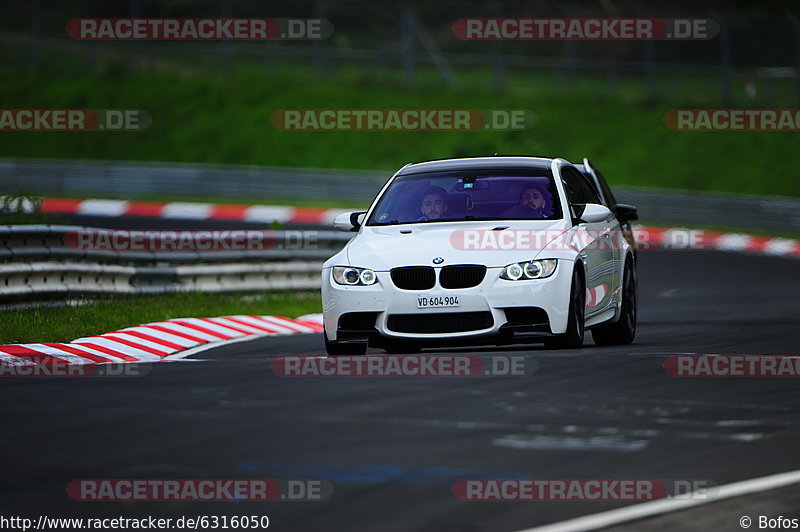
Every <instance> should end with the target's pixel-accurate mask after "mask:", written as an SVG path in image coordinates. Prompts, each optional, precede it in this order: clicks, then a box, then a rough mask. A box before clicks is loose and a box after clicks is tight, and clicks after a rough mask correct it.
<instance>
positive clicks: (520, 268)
mask: <svg viewBox="0 0 800 532" xmlns="http://www.w3.org/2000/svg"><path fill="white" fill-rule="evenodd" d="M557 263H558V260H557V259H542V260H531V261H528V262H515V263H514V264H509V265H508V266H506V267H505V268H503V272H502V273H501V274H500V278H501V279H507V280H509V281H524V280H526V279H544V278H545V277H550V276H551V275H553V272H555V271H556V264H557Z"/></svg>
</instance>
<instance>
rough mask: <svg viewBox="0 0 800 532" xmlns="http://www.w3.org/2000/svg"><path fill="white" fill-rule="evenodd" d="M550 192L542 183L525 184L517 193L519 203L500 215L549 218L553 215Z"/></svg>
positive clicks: (505, 216)
mask: <svg viewBox="0 0 800 532" xmlns="http://www.w3.org/2000/svg"><path fill="white" fill-rule="evenodd" d="M551 197H552V196H551V195H550V192H549V191H548V190H547V188H545V186H544V185H538V184H533V183H530V184H527V185H525V186H524V187H522V190H521V191H520V194H519V205H514V206H513V207H511V208H510V209H508V210H507V211H505V212H504V213H503V214H502V215H501V216H503V217H504V218H549V217H550V216H552V215H553V209H552V206H551V205H550V204H551V200H550V198H551Z"/></svg>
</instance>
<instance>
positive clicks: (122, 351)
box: [0, 314, 323, 366]
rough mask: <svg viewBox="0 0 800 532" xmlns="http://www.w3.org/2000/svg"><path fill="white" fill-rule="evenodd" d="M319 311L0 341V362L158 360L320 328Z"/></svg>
mask: <svg viewBox="0 0 800 532" xmlns="http://www.w3.org/2000/svg"><path fill="white" fill-rule="evenodd" d="M322 330H323V327H322V315H321V314H307V315H305V316H300V317H299V318H295V319H291V318H283V317H280V316H253V315H239V316H223V317H219V318H176V319H172V320H167V321H158V322H154V323H147V324H144V325H138V326H136V327H128V328H127V329H120V330H119V331H113V332H109V333H105V334H101V335H99V336H89V337H87V338H80V339H78V340H74V341H72V342H69V343H40V344H12V345H0V365H6V366H28V365H49V364H56V365H60V364H107V363H125V362H158V361H160V360H163V359H165V358H173V357H178V358H179V357H181V355H184V352H186V351H187V350H190V349H195V348H197V347H199V346H202V345H207V344H213V343H217V342H223V341H231V340H239V339H247V338H255V337H257V336H264V335H266V336H272V335H289V334H308V333H318V332H322Z"/></svg>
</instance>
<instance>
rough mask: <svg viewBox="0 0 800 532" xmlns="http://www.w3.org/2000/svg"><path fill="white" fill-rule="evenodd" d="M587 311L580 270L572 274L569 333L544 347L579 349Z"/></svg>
mask: <svg viewBox="0 0 800 532" xmlns="http://www.w3.org/2000/svg"><path fill="white" fill-rule="evenodd" d="M585 309H586V289H585V288H584V282H583V276H582V275H581V271H580V270H579V269H578V268H575V270H574V271H573V272H572V288H571V290H570V298H569V319H568V320H567V332H566V333H564V334H562V335H559V336H556V337H554V338H548V339H547V340H545V343H544V345H545V346H546V347H549V348H550V349H578V348H579V347H581V346H582V345H583V325H584V311H585Z"/></svg>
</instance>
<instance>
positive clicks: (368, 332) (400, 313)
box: [322, 260, 572, 344]
mask: <svg viewBox="0 0 800 532" xmlns="http://www.w3.org/2000/svg"><path fill="white" fill-rule="evenodd" d="M435 270H436V279H437V281H436V284H435V286H434V287H433V288H431V289H430V290H402V289H399V288H397V287H396V286H395V285H394V283H393V282H392V279H391V275H390V273H389V272H388V271H383V272H376V273H377V277H378V282H377V283H376V284H374V285H371V286H343V285H339V284H336V282H334V280H333V278H332V276H331V268H325V269H323V271H322V312H323V316H324V323H325V332H326V334H327V335H328V339H329V340H331V341H348V340H350V341H363V340H364V339H369V340H374V341H375V343H380V340H382V339H405V340H413V341H418V342H423V341H424V342H423V343H430V344H436V343H441V342H443V341H447V342H448V343H458V341H459V340H463V341H464V343H470V341H472V340H476V341H477V340H481V339H489V338H493V337H497V336H500V337H505V336H508V335H509V333H517V334H519V333H525V334H530V335H534V336H547V335H552V334H562V333H564V332H565V331H566V328H567V319H568V308H569V298H570V285H571V282H572V264H570V263H569V262H566V261H563V260H559V264H558V267H557V268H556V271H555V273H554V274H553V275H552V276H550V277H548V278H546V279H531V280H521V281H507V280H505V279H500V277H499V276H500V273H501V271H502V268H488V269H487V271H486V275H485V276H484V278H483V281H481V283H480V284H478V285H477V286H474V287H472V288H461V289H444V288H442V287H441V285H440V284H439V281H438V279H439V270H440V268H435ZM418 295H428V296H430V295H436V296H454V295H457V296H458V297H459V300H460V306H459V307H450V308H423V309H419V308H417V296H418ZM527 309H531V310H527ZM537 309H538V310H537ZM354 313H358V315H357V316H354V315H353V314H354ZM465 313H469V314H471V316H457V315H456V314H465ZM343 316H345V317H344V319H343ZM526 320H533V322H531V323H526ZM534 322H535V323H534ZM370 325H371V326H370ZM448 327H449V328H448ZM465 327H466V328H467V330H464V328H465ZM420 329H421V330H426V331H437V332H412V331H415V330H420Z"/></svg>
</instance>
